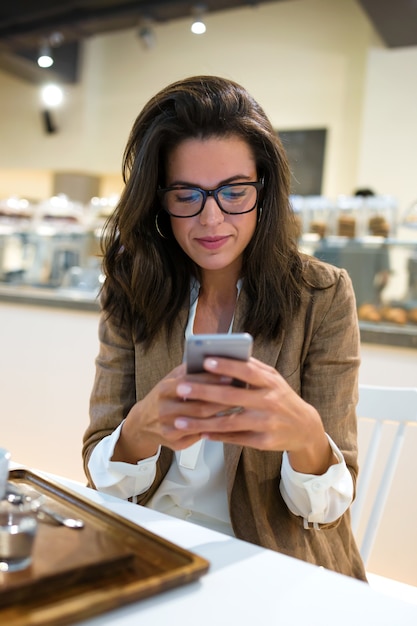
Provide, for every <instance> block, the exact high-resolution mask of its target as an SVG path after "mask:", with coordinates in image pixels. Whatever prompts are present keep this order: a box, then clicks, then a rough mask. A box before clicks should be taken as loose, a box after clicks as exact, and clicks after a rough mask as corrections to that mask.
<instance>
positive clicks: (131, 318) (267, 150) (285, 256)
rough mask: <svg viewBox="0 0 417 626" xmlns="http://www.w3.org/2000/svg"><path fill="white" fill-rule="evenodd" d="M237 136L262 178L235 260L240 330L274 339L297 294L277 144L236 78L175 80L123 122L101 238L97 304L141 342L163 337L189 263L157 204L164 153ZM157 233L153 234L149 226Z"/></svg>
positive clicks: (179, 302) (286, 176)
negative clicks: (255, 217) (117, 187)
mask: <svg viewBox="0 0 417 626" xmlns="http://www.w3.org/2000/svg"><path fill="white" fill-rule="evenodd" d="M230 135H233V136H238V137H240V138H242V139H243V140H244V141H246V142H247V144H248V145H249V146H250V148H251V150H252V151H253V154H254V156H255V160H256V166H257V172H258V175H262V176H263V178H264V181H265V185H264V190H263V192H262V199H261V203H262V216H261V219H260V220H259V223H258V225H257V228H256V231H255V233H254V236H253V239H252V240H251V242H250V243H249V245H248V246H247V248H246V250H245V252H244V258H243V268H242V275H243V279H244V282H243V288H244V289H245V291H246V293H247V294H248V296H249V301H250V303H251V306H250V307H249V308H248V311H247V312H246V318H245V328H244V330H245V331H247V332H250V333H252V335H253V336H255V337H256V336H262V337H264V338H266V339H270V338H275V337H277V336H278V334H279V333H280V332H281V330H282V329H283V328H285V326H286V325H287V324H288V323H289V321H290V320H291V318H292V317H293V315H294V314H295V312H296V311H297V309H298V306H299V301H300V289H301V286H300V284H301V277H302V263H301V259H300V256H299V254H298V250H297V243H296V238H295V235H294V232H295V230H294V215H293V212H292V209H291V206H290V202H289V189H290V169H289V165H288V161H287V157H286V154H285V151H284V149H283V146H282V144H281V142H280V140H279V138H278V136H277V133H276V132H275V131H274V129H273V127H272V125H271V123H270V121H269V120H268V118H267V116H266V115H265V113H264V111H263V110H262V108H261V107H260V106H259V104H258V103H257V102H256V101H255V100H254V99H253V98H252V97H251V96H250V95H249V94H248V92H247V91H246V90H245V89H244V88H243V87H241V86H240V85H238V84H237V83H235V82H233V81H230V80H226V79H224V78H219V77H216V76H197V77H192V78H187V79H185V80H181V81H178V82H176V83H173V84H171V85H169V86H167V87H166V88H165V89H162V90H161V91H160V92H159V93H157V94H156V95H155V96H154V97H153V98H151V100H150V101H149V102H148V103H147V104H146V105H145V107H144V109H143V110H142V111H141V113H140V114H139V116H138V117H137V119H136V121H135V122H134V124H133V128H132V130H131V133H130V136H129V139H128V142H127V145H126V149H125V153H124V158H123V177H124V182H125V187H124V190H123V193H122V195H121V198H120V201H119V203H118V205H117V207H116V209H115V211H114V213H113V214H112V215H111V217H110V218H109V220H108V222H107V224H106V227H105V231H104V236H103V240H102V241H103V254H104V258H103V270H104V273H105V276H106V281H105V286H104V289H103V293H102V306H103V309H104V310H105V311H106V312H107V313H108V314H109V315H112V316H115V317H116V319H117V320H118V322H119V323H120V324H125V323H126V324H129V326H130V328H131V330H132V332H133V333H134V336H135V338H136V339H137V340H138V341H140V342H144V344H145V346H146V347H149V346H150V345H151V344H152V342H153V341H154V339H155V337H156V335H157V333H158V332H159V331H160V329H161V328H164V329H165V330H166V331H167V333H168V335H169V332H170V331H171V329H172V327H173V324H174V321H175V319H176V317H177V315H178V313H179V311H180V309H181V308H182V307H184V306H187V303H188V298H189V289H190V282H191V279H192V277H197V278H198V275H199V268H198V267H196V266H195V265H194V263H193V262H192V261H191V259H190V258H189V257H188V256H187V255H186V254H185V253H184V252H183V250H182V249H181V248H180V246H179V245H178V244H177V242H176V240H175V238H174V236H173V234H172V230H171V227H170V219H169V216H168V215H167V214H166V213H165V212H164V211H160V209H161V207H160V204H159V201H158V196H157V190H158V186H161V187H163V186H164V184H165V162H166V156H167V154H168V152H169V151H170V150H172V149H173V148H174V147H175V146H176V145H178V144H179V143H180V142H182V141H184V140H185V139H188V138H207V137H212V136H215V137H225V136H226V137H227V136H230ZM157 214H159V215H158V227H159V229H160V230H161V231H162V232H163V234H164V235H165V237H166V238H161V236H160V235H159V234H158V232H157V229H156V224H155V218H156V215H157Z"/></svg>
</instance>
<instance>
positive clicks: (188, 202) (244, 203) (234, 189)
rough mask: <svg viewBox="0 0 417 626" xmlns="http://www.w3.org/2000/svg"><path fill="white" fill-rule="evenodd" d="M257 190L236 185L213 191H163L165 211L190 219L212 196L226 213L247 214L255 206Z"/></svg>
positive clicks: (181, 189) (241, 184)
mask: <svg viewBox="0 0 417 626" xmlns="http://www.w3.org/2000/svg"><path fill="white" fill-rule="evenodd" d="M257 194H258V192H257V188H256V187H255V185H251V184H245V183H236V184H234V185H224V186H222V187H219V188H218V189H215V190H213V191H204V190H202V189H198V188H197V187H195V188H194V187H184V188H174V189H167V190H164V195H163V198H164V206H165V209H166V210H167V211H168V213H170V214H171V215H173V216H174V217H175V216H177V217H191V216H193V215H196V214H198V213H199V212H200V211H201V210H202V208H203V206H204V204H205V202H206V199H207V197H208V196H214V198H215V200H216V202H217V204H218V205H219V207H220V208H221V209H222V210H223V211H225V212H226V213H247V212H249V211H252V210H253V209H254V208H255V206H256V201H257Z"/></svg>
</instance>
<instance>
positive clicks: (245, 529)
mask: <svg viewBox="0 0 417 626" xmlns="http://www.w3.org/2000/svg"><path fill="white" fill-rule="evenodd" d="M305 268H306V277H307V281H308V284H309V285H311V287H310V288H307V287H306V288H304V289H303V293H302V305H301V308H300V311H299V313H298V315H297V316H296V317H295V318H294V320H293V322H292V324H291V327H290V328H289V329H288V330H287V331H286V332H285V333H283V334H282V336H281V337H280V339H278V340H276V341H273V342H269V343H265V342H263V341H261V340H256V341H255V343H254V351H253V354H254V356H255V357H256V358H257V359H260V360H261V361H263V362H265V363H267V364H269V365H271V366H273V367H275V368H276V369H277V370H278V371H279V372H280V374H281V375H282V376H283V377H284V378H285V379H286V381H287V382H288V384H289V385H290V386H291V387H292V388H293V389H294V390H295V391H296V392H297V393H299V394H300V395H301V396H302V397H303V398H304V400H306V401H307V402H309V403H311V404H312V405H313V406H315V407H316V409H317V410H318V411H319V413H320V415H321V418H322V420H323V423H324V427H325V430H326V432H327V433H328V434H329V435H330V437H331V438H332V439H333V441H334V442H335V443H336V445H337V446H338V447H339V449H340V450H341V451H342V453H343V455H344V457H345V459H346V463H347V465H348V468H349V470H350V472H351V474H352V477H353V481H354V483H356V476H357V470H358V468H357V432H356V413H355V407H356V403H357V379H358V368H359V331H358V324H357V315H356V303H355V298H354V294H353V289H352V285H351V281H350V279H349V277H348V275H347V273H346V272H345V270H341V269H338V268H335V267H332V266H330V265H326V264H324V263H321V262H319V261H317V260H313V259H310V258H309V257H305ZM248 306H250V302H248V298H247V296H246V294H245V291H244V289H242V292H241V294H240V297H239V300H238V303H237V306H236V312H235V320H234V324H233V331H234V332H238V331H244V330H245V329H244V328H243V327H242V319H243V314H244V311H245V310H246V307H248ZM187 316H188V309H187V310H184V311H183V312H182V314H181V315H180V316H179V319H178V321H177V325H176V327H175V329H174V332H173V335H172V337H171V340H170V342H169V345H167V342H166V340H164V338H163V336H162V333H161V337H160V339H159V340H158V341H157V342H156V344H155V345H154V347H153V348H152V349H151V350H150V351H149V352H148V353H147V354H146V355H145V354H144V352H143V349H142V347H141V346H140V345H139V344H136V343H135V342H134V341H133V339H132V337H131V335H130V334H129V335H127V334H124V335H123V333H121V331H120V329H118V328H117V327H115V326H113V325H112V324H111V323H110V322H109V321H106V320H105V318H104V317H102V318H101V320H100V326H99V336H100V353H99V356H98V358H97V362H96V378H95V383H94V388H93V391H92V395H91V407H90V417H91V419H90V425H89V427H88V428H87V430H86V433H85V436H84V447H83V457H84V464H85V471H86V474H87V476H88V477H89V479H90V484H91V485H92V486H94V485H93V484H92V481H91V477H90V476H89V474H88V468H87V462H88V458H89V456H90V454H91V451H92V449H93V447H94V445H95V444H96V443H97V442H98V441H99V440H100V439H101V438H103V437H105V436H106V435H108V434H110V433H111V432H113V430H114V429H115V428H116V427H117V426H118V425H119V424H120V422H121V421H122V420H123V419H124V417H125V416H126V415H127V413H128V412H129V410H130V408H131V406H132V405H133V404H134V403H135V402H136V401H137V400H139V399H141V398H142V397H144V396H145V395H146V394H147V393H148V391H149V390H150V389H151V388H152V387H153V386H154V385H155V384H156V383H157V382H158V381H159V380H160V379H161V378H162V377H164V376H165V375H166V374H168V372H170V371H171V370H172V369H173V368H174V367H175V366H176V365H178V364H179V363H181V361H182V357H183V350H184V330H185V326H186V323H187ZM224 448H225V450H224V454H225V465H226V477H227V492H228V499H229V508H230V515H231V521H232V525H233V530H234V532H235V535H236V537H239V538H241V539H244V540H246V541H250V542H253V543H256V544H259V545H262V546H264V547H266V548H270V549H273V550H277V551H279V552H282V553H284V554H287V555H290V556H293V557H296V558H300V559H303V560H305V561H309V562H311V563H315V564H318V565H322V566H324V567H326V568H329V569H332V570H335V571H337V572H341V573H343V574H347V575H350V576H354V577H357V578H360V579H365V571H364V567H363V564H362V560H361V558H360V555H359V552H358V549H357V546H356V544H355V541H354V538H353V535H352V531H351V528H350V514H349V512H347V513H345V514H344V515H343V516H342V517H341V518H340V519H338V520H337V521H336V522H334V523H332V524H327V525H323V526H322V527H321V528H320V529H316V530H314V529H305V528H304V524H303V519H302V518H301V517H298V516H296V515H293V514H292V513H291V512H290V511H289V510H288V508H287V506H286V505H285V503H284V501H283V499H282V497H281V494H280V491H279V482H280V475H281V458H282V453H281V452H264V451H259V450H254V449H251V448H244V447H242V446H236V445H230V444H226V445H225V446H224ZM172 455H173V453H172V451H171V450H169V449H167V448H163V449H162V451H161V455H160V458H159V461H158V467H157V476H156V479H155V482H154V484H153V485H152V487H151V489H150V490H149V491H148V492H146V493H145V494H143V495H142V496H140V497H139V502H140V503H141V504H146V502H147V501H148V500H149V499H150V498H151V496H152V495H153V493H154V492H155V491H156V489H157V488H158V486H159V485H160V483H161V481H162V479H163V477H164V476H165V474H166V473H167V471H168V469H169V466H170V464H171V460H172Z"/></svg>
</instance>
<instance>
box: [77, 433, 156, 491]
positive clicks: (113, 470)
mask: <svg viewBox="0 0 417 626" xmlns="http://www.w3.org/2000/svg"><path fill="white" fill-rule="evenodd" d="M123 424H124V421H123V422H122V423H121V424H120V425H119V426H118V427H117V428H116V430H114V431H113V432H112V433H111V435H108V436H107V437H104V438H103V439H102V440H101V441H99V442H98V444H97V445H96V446H95V448H94V450H93V452H92V453H91V456H90V460H89V462H88V469H89V471H90V474H91V478H92V480H93V482H94V485H95V487H96V489H97V490H98V491H102V492H103V493H107V494H109V495H112V496H116V497H118V498H123V499H124V500H127V499H128V498H131V497H133V496H136V495H139V494H141V493H144V492H145V491H147V490H148V489H149V487H150V486H151V485H152V483H153V481H154V480H155V475H156V462H157V460H158V458H159V454H160V451H161V448H160V447H159V448H158V451H157V453H156V454H155V455H154V456H152V457H149V458H148V459H144V460H142V461H138V462H137V463H136V464H135V465H134V464H132V463H124V462H122V461H111V460H110V459H111V458H112V456H113V453H114V448H115V446H116V443H117V441H118V439H119V437H120V432H121V430H122V427H123Z"/></svg>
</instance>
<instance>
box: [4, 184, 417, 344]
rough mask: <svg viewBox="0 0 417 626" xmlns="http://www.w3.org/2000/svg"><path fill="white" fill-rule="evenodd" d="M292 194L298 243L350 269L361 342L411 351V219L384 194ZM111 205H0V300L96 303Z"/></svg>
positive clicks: (414, 283) (415, 304)
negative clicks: (402, 223)
mask: <svg viewBox="0 0 417 626" xmlns="http://www.w3.org/2000/svg"><path fill="white" fill-rule="evenodd" d="M292 201H293V208H294V212H295V213H296V215H297V217H298V221H299V226H300V230H299V235H300V238H299V246H300V249H301V250H302V251H304V252H306V253H307V254H310V255H312V256H315V257H317V258H319V259H322V260H323V261H326V262H328V263H332V264H333V265H336V266H338V267H344V268H346V270H347V271H348V273H349V275H350V277H351V279H352V283H353V287H354V290H355V295H356V301H357V307H358V317H359V323H360V330H361V339H362V341H364V342H370V343H371V342H372V343H380V344H387V345H397V346H404V347H412V348H417V228H415V225H416V224H417V219H410V220H409V222H410V223H411V226H412V227H414V228H410V227H408V228H407V229H406V230H404V231H403V233H404V236H401V235H402V234H401V231H400V230H399V229H398V226H397V223H396V219H397V217H396V211H395V205H394V203H393V200H392V198H391V197H390V196H381V197H374V198H366V199H363V198H355V197H349V196H340V197H338V198H337V200H336V201H334V202H332V201H330V200H328V199H326V198H323V197H319V196H317V197H308V198H302V197H293V198H292ZM114 203H115V202H114V200H112V202H111V203H109V202H105V201H104V200H100V201H97V203H96V204H94V203H92V204H91V206H88V207H82V208H80V207H79V206H75V205H74V204H73V203H71V202H70V201H69V200H68V199H66V198H63V197H61V198H55V199H50V200H49V201H46V202H45V203H42V204H41V205H40V206H37V207H35V209H33V207H30V206H28V205H27V204H25V203H23V204H22V203H19V202H17V201H14V202H13V203H11V204H10V203H9V204H8V205H7V206H6V205H5V204H3V205H1V204H0V299H1V300H13V301H14V302H16V301H19V302H22V303H37V302H38V303H42V304H47V305H48V306H56V307H68V308H79V309H92V310H98V308H99V306H98V302H97V296H98V293H99V291H100V287H101V285H102V282H103V279H104V278H103V275H102V273H101V249H100V240H101V235H102V230H103V225H104V222H105V219H106V218H107V217H108V215H109V213H110V212H111V211H112V210H113V208H114ZM415 214H417V211H414V212H413V213H412V217H414V216H415ZM353 225H354V227H353Z"/></svg>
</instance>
